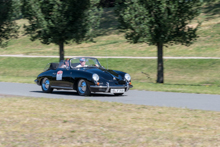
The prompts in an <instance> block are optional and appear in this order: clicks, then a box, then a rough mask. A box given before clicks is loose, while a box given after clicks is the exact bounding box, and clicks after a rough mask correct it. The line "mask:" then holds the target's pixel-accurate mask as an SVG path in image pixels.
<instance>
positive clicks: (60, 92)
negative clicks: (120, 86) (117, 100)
mask: <svg viewBox="0 0 220 147" xmlns="http://www.w3.org/2000/svg"><path fill="white" fill-rule="evenodd" d="M30 92H33V93H42V94H51V95H64V96H65V95H66V96H79V97H82V96H80V95H78V93H77V92H76V91H62V90H61V91H53V92H52V93H44V92H43V91H30ZM124 96H125V95H121V96H116V95H113V94H111V93H91V95H90V96H86V97H124Z"/></svg>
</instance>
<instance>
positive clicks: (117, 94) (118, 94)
mask: <svg viewBox="0 0 220 147" xmlns="http://www.w3.org/2000/svg"><path fill="white" fill-rule="evenodd" d="M123 94H124V93H114V95H115V96H120V95H123Z"/></svg>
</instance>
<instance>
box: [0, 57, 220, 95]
mask: <svg viewBox="0 0 220 147" xmlns="http://www.w3.org/2000/svg"><path fill="white" fill-rule="evenodd" d="M57 61H58V59H56V58H12V57H1V58H0V65H1V66H0V81H5V82H21V83H34V80H35V79H36V77H37V75H38V74H39V73H40V72H42V71H43V69H44V67H45V66H46V64H47V63H49V62H57ZM99 61H100V62H101V64H102V65H103V66H105V67H106V68H107V67H108V68H109V69H114V70H120V71H124V72H127V73H129V74H130V75H131V76H132V84H133V85H134V88H133V89H139V90H149V91H170V92H188V93H206V94H220V76H219V73H220V66H219V65H220V60H215V59H199V60H196V59H188V60H184V59H181V60H180V59H178V60H174V59H169V60H168V59H166V60H164V67H165V70H164V76H165V84H156V83H155V81H156V72H157V71H156V64H157V63H156V62H157V60H155V59H99ZM107 61H108V62H107Z"/></svg>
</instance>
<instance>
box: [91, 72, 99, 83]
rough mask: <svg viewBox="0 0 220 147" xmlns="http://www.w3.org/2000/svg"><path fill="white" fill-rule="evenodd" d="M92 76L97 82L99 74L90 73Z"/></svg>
mask: <svg viewBox="0 0 220 147" xmlns="http://www.w3.org/2000/svg"><path fill="white" fill-rule="evenodd" d="M92 78H93V80H94V81H96V82H97V81H98V80H99V75H97V74H93V75H92Z"/></svg>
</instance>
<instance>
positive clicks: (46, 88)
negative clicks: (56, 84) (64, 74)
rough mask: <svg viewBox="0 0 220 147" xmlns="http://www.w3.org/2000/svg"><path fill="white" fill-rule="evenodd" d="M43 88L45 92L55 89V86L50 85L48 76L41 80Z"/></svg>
mask: <svg viewBox="0 0 220 147" xmlns="http://www.w3.org/2000/svg"><path fill="white" fill-rule="evenodd" d="M41 88H42V91H43V92H46V93H51V92H52V91H53V88H51V87H50V81H49V79H48V78H44V79H43V81H42V82H41Z"/></svg>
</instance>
